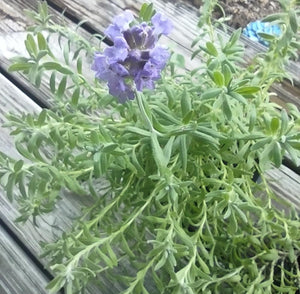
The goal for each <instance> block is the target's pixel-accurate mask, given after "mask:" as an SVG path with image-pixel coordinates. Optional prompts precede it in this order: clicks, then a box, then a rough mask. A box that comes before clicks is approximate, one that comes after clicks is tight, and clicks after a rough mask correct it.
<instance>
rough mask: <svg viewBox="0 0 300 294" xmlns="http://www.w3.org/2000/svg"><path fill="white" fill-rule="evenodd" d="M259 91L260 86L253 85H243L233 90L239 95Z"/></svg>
mask: <svg viewBox="0 0 300 294" xmlns="http://www.w3.org/2000/svg"><path fill="white" fill-rule="evenodd" d="M258 91H260V87H255V86H245V87H240V88H238V89H236V90H235V92H237V93H239V94H241V95H249V94H254V93H257V92H258Z"/></svg>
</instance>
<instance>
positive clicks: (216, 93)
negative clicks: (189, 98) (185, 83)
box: [200, 88, 223, 100]
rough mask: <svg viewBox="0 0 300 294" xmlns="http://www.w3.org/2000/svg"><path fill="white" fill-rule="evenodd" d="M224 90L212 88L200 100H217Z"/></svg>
mask: <svg viewBox="0 0 300 294" xmlns="http://www.w3.org/2000/svg"><path fill="white" fill-rule="evenodd" d="M222 91H223V90H222V89H220V88H211V89H208V90H206V91H205V92H204V93H202V94H201V96H200V99H202V100H207V99H211V98H217V97H218V96H219V95H220V94H221V93H222Z"/></svg>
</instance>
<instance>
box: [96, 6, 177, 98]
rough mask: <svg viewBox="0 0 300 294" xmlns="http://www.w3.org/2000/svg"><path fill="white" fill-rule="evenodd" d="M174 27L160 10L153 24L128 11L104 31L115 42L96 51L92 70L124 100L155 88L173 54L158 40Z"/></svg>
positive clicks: (111, 90)
mask: <svg viewBox="0 0 300 294" xmlns="http://www.w3.org/2000/svg"><path fill="white" fill-rule="evenodd" d="M171 28H172V24H171V22H170V21H169V20H168V19H166V18H164V17H163V16H162V15H161V14H160V13H157V14H155V15H154V16H153V17H152V19H151V23H150V24H148V23H146V22H142V23H138V24H136V23H134V17H133V15H132V13H131V12H129V11H125V13H123V14H122V15H119V16H117V17H115V18H114V21H113V23H112V24H111V25H110V26H109V27H108V28H107V29H106V30H105V34H106V35H107V36H108V37H110V38H111V39H112V41H113V42H114V45H113V46H111V47H107V48H106V49H105V50H104V51H103V53H96V54H95V58H94V63H93V65H92V69H93V70H95V71H96V74H95V76H96V78H98V79H101V80H103V81H105V82H107V85H108V88H109V93H110V94H111V95H113V96H116V97H118V98H119V101H120V102H121V103H123V102H126V101H127V100H132V99H134V97H135V95H134V91H135V89H136V90H137V91H142V90H143V89H145V88H148V89H154V86H155V85H154V82H155V81H157V80H158V79H160V77H161V75H160V74H161V71H162V70H163V69H164V67H165V66H166V63H167V60H168V58H169V56H170V54H169V52H168V50H167V49H166V48H164V47H162V46H160V45H157V41H158V39H159V36H160V35H167V34H168V33H169V32H170V31H171Z"/></svg>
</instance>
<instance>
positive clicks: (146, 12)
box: [140, 3, 155, 22]
mask: <svg viewBox="0 0 300 294" xmlns="http://www.w3.org/2000/svg"><path fill="white" fill-rule="evenodd" d="M154 13H155V10H153V3H150V4H146V3H144V4H143V5H142V7H141V10H140V18H141V19H142V20H143V21H145V22H148V21H150V20H151V17H152V16H153V15H154Z"/></svg>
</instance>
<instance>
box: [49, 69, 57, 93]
mask: <svg viewBox="0 0 300 294" xmlns="http://www.w3.org/2000/svg"><path fill="white" fill-rule="evenodd" d="M55 78H56V74H55V71H54V72H52V74H51V76H50V81H49V84H50V90H51V93H53V94H55V91H56V89H55V87H56V82H55Z"/></svg>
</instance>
